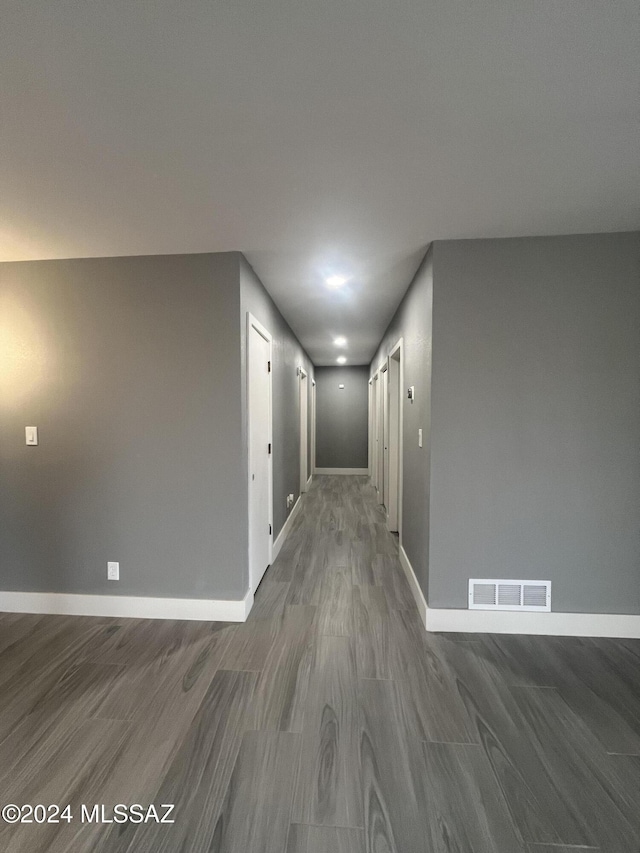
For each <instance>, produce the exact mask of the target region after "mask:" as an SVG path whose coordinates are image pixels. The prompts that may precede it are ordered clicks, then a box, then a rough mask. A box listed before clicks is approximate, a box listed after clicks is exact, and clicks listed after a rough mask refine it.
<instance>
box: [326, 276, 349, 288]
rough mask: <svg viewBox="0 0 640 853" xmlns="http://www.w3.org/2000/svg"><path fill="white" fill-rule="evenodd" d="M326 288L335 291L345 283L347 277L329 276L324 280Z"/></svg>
mask: <svg viewBox="0 0 640 853" xmlns="http://www.w3.org/2000/svg"><path fill="white" fill-rule="evenodd" d="M326 281H327V287H330V288H331V289H332V290H336V289H337V288H338V287H342V285H343V284H345V283H346V281H347V277H346V276H344V275H330V276H328V277H327V279H326Z"/></svg>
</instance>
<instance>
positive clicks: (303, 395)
mask: <svg viewBox="0 0 640 853" xmlns="http://www.w3.org/2000/svg"><path fill="white" fill-rule="evenodd" d="M308 429H309V392H308V384H307V374H306V372H305V371H304V369H303V368H302V367H301V368H300V494H302V493H303V492H306V490H307V479H308V477H309V474H308V466H307V456H308V448H309V445H308Z"/></svg>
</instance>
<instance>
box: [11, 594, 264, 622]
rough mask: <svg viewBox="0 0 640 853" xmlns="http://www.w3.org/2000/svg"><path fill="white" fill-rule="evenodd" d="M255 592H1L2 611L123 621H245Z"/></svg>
mask: <svg viewBox="0 0 640 853" xmlns="http://www.w3.org/2000/svg"><path fill="white" fill-rule="evenodd" d="M252 606H253V593H252V592H248V593H247V594H246V595H245V597H244V598H242V599H232V600H229V601H227V600H225V599H205V598H146V597H143V596H137V595H77V594H75V593H68V594H67V593H58V592H0V612H2V611H3V612H5V613H48V614H52V615H61V616H113V617H116V618H122V619H190V620H198V621H203V622H244V621H245V619H246V618H247V616H248V615H249V612H250V610H251V607H252Z"/></svg>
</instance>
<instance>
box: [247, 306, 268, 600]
mask: <svg viewBox="0 0 640 853" xmlns="http://www.w3.org/2000/svg"><path fill="white" fill-rule="evenodd" d="M252 329H255V331H256V332H257V333H258V334H259V335H260V336H261V337H262V338H264V340H265V341H266V342H267V343H268V344H269V364H270V368H271V369H270V370H269V373H268V376H269V426H268V430H267V432H268V436H267V438H268V444H270V445H271V453H270V454H269V459H268V465H267V470H268V479H269V489H268V492H269V529H270V531H271V532H270V533H269V534H268V536H269V562H268V564H267V565H266V566H265V568H264V570H263V572H262V574H261V575H260V577H259V578H258V579H257V581H255V583H254V571H253V567H252V565H251V387H250V384H251V358H250V347H251V330H252ZM246 381H247V396H246V403H247V423H246V429H247V529H248V532H249V535H248V537H247V540H248V547H247V551H248V567H249V590H250V591H251V592H255V591H256V589H257V588H258V584H259V583H260V581H261V580H262V578H263V576H264V573H265V572H266V570H267V569H268V568H269V566H270V565H271V563H272V562H273V338H272V336H271V333H270V332H269V331H268V329H265V327H264V326H263V325H262V323H260V321H259V320H257V319H256V317H254V316H253V314H251V312H249V311H247V364H246Z"/></svg>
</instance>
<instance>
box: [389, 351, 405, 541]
mask: <svg viewBox="0 0 640 853" xmlns="http://www.w3.org/2000/svg"><path fill="white" fill-rule="evenodd" d="M392 359H393V360H394V361H397V362H398V363H399V370H398V399H397V405H398V423H397V435H396V436H395V441H396V447H395V452H396V455H397V477H396V480H397V487H398V493H397V496H396V512H397V531H398V538H399V540H400V544H401V545H402V494H403V471H404V419H403V414H404V406H403V403H404V395H403V388H404V339H403V338H400V339H399V340H398V342H397V343H396V344H395V345H394V346H393V347H392V348H391V352H390V353H389V364H391V360H392ZM390 439H393V436H391V435H390ZM389 522H390V523H391V522H392V519H389ZM390 529H391V526H390Z"/></svg>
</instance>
